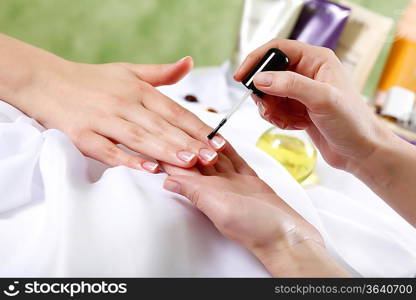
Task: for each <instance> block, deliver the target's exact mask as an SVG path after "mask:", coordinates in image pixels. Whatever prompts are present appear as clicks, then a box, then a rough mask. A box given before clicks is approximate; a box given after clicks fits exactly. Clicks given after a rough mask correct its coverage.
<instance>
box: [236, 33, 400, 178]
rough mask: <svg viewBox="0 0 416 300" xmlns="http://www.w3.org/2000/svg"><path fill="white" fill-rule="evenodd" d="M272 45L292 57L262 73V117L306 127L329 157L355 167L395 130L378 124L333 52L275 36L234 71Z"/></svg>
mask: <svg viewBox="0 0 416 300" xmlns="http://www.w3.org/2000/svg"><path fill="white" fill-rule="evenodd" d="M270 48H279V49H280V50H282V51H283V52H284V53H285V54H286V55H287V56H288V57H289V59H290V62H291V65H290V68H289V71H284V72H261V73H258V74H257V75H256V76H255V78H254V84H255V86H256V87H257V88H258V89H259V90H261V91H263V92H264V93H266V94H267V95H266V96H265V97H264V98H263V99H260V98H257V97H255V101H256V102H257V105H258V107H259V111H260V113H261V115H262V116H263V118H265V119H266V120H268V121H270V122H271V123H272V124H274V125H275V126H278V127H280V128H283V129H306V130H307V132H308V133H309V135H310V136H311V138H312V140H313V141H314V143H315V145H316V146H317V147H318V148H319V150H320V152H321V154H322V155H323V156H324V158H325V160H326V161H327V162H328V163H329V164H330V165H332V166H333V167H336V168H341V169H345V170H349V171H351V170H353V169H354V168H356V167H357V165H359V164H362V163H363V161H365V160H366V159H367V158H368V157H369V156H371V154H372V153H374V151H375V150H376V149H377V147H378V146H379V145H380V144H381V143H384V142H385V141H386V139H387V140H388V139H391V138H392V134H391V132H390V131H389V130H386V129H385V128H384V127H383V126H381V125H380V123H379V122H378V120H377V119H376V117H375V116H374V115H373V113H371V112H370V110H369V108H368V107H367V105H366V104H365V103H364V101H363V99H362V98H361V96H360V94H359V93H358V91H357V90H356V89H355V88H354V86H353V84H352V83H351V81H350V80H349V78H348V75H347V74H346V73H345V71H344V68H343V66H342V64H341V62H340V61H339V60H338V58H337V57H336V56H335V54H334V53H333V51H331V50H329V49H327V48H322V47H315V46H310V45H307V44H304V43H301V42H298V41H292V40H280V39H275V40H272V41H270V42H269V43H267V44H265V45H263V46H262V47H260V48H258V49H257V50H255V51H254V52H252V53H251V54H250V55H249V56H248V57H247V59H246V60H245V61H244V62H243V64H242V65H241V66H240V68H239V69H238V71H237V72H236V73H235V74H234V78H235V79H236V80H238V81H241V80H242V79H243V78H244V77H245V76H246V75H247V73H248V72H249V70H250V69H251V68H253V66H254V65H255V64H256V63H257V62H258V61H259V60H260V59H261V57H262V56H263V55H264V54H265V53H266V52H267V50H268V49H270Z"/></svg>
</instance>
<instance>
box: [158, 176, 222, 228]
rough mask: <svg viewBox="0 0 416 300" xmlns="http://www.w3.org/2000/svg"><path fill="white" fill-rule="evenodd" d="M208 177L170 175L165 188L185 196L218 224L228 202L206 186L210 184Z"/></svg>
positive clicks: (164, 185)
mask: <svg viewBox="0 0 416 300" xmlns="http://www.w3.org/2000/svg"><path fill="white" fill-rule="evenodd" d="M207 178H208V177H205V176H202V175H193V176H182V175H179V176H176V175H175V176H170V177H168V178H167V179H166V180H165V183H164V184H163V188H164V189H166V190H168V191H171V192H173V193H177V194H180V195H182V196H185V197H186V198H188V199H189V200H190V201H191V202H192V203H193V204H194V205H195V206H196V208H198V209H199V210H200V211H201V212H202V213H203V214H205V215H206V216H207V217H208V218H209V219H210V220H211V221H212V222H214V224H217V222H218V220H219V217H220V216H221V215H222V214H223V212H224V211H225V206H226V205H227V203H228V202H227V201H225V202H224V201H220V197H218V195H213V194H211V193H210V191H209V190H207V189H206V188H204V187H206V186H208V185H209V182H206V181H205V180H209V179H207Z"/></svg>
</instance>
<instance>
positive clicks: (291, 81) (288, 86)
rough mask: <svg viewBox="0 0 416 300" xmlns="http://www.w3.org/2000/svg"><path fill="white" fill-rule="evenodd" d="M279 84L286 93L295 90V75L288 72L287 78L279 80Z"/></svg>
mask: <svg viewBox="0 0 416 300" xmlns="http://www.w3.org/2000/svg"><path fill="white" fill-rule="evenodd" d="M274 82H276V81H274ZM279 84H280V85H281V86H282V88H283V90H284V91H291V90H293V89H294V88H295V85H296V77H295V74H293V73H292V72H287V73H286V76H283V77H282V78H281V79H279Z"/></svg>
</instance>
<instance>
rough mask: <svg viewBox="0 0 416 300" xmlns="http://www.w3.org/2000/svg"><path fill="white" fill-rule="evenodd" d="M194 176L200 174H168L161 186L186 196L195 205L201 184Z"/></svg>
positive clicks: (196, 204) (198, 197)
mask: <svg viewBox="0 0 416 300" xmlns="http://www.w3.org/2000/svg"><path fill="white" fill-rule="evenodd" d="M195 177H200V176H183V175H179V176H169V177H168V178H167V179H166V180H165V182H164V184H163V188H164V189H166V190H168V191H170V192H173V193H176V194H179V195H182V196H184V197H186V198H188V199H189V200H190V201H191V202H192V203H193V204H194V205H195V206H198V203H199V202H200V195H201V194H200V190H201V184H200V182H198V181H197V180H195Z"/></svg>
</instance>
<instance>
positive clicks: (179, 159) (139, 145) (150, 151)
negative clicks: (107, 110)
mask: <svg viewBox="0 0 416 300" xmlns="http://www.w3.org/2000/svg"><path fill="white" fill-rule="evenodd" d="M94 130H95V131H96V132H97V133H98V134H100V135H103V136H105V137H108V138H111V139H113V140H116V141H117V142H118V143H120V144H123V145H124V146H126V147H127V148H129V149H130V150H132V151H135V152H138V153H141V154H144V155H146V156H149V157H152V158H154V159H156V160H159V161H164V162H167V163H170V164H173V165H176V166H179V167H183V168H190V167H192V166H193V165H195V164H196V163H197V161H198V157H197V156H196V155H195V154H194V153H191V152H189V151H187V150H186V149H181V148H179V147H178V146H176V145H171V144H168V143H167V142H166V141H164V140H163V139H159V138H158V137H157V136H155V135H154V134H151V133H149V132H148V131H146V130H145V129H144V128H142V127H140V126H138V125H136V124H134V123H132V122H129V121H126V120H124V119H121V118H112V119H107V120H106V121H105V122H97V124H96V125H95V127H94ZM214 161H215V160H214Z"/></svg>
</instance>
